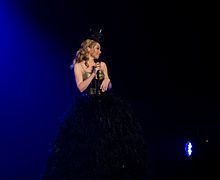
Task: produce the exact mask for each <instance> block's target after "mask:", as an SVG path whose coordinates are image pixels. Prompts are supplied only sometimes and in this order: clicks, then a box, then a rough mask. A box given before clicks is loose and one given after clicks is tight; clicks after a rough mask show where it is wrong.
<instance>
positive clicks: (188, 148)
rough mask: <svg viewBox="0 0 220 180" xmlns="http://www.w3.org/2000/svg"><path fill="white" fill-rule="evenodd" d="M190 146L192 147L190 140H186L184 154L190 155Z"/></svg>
mask: <svg viewBox="0 0 220 180" xmlns="http://www.w3.org/2000/svg"><path fill="white" fill-rule="evenodd" d="M192 148H193V145H192V143H191V142H190V141H188V142H187V143H186V146H185V151H186V155H187V156H188V157H189V156H191V155H192Z"/></svg>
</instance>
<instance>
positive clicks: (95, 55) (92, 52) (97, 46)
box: [90, 43, 101, 59]
mask: <svg viewBox="0 0 220 180" xmlns="http://www.w3.org/2000/svg"><path fill="white" fill-rule="evenodd" d="M100 54H101V46H100V44H99V43H96V44H95V46H94V47H93V48H91V49H90V55H91V57H93V58H94V59H98V58H99V56H100Z"/></svg>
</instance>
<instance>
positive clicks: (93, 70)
mask: <svg viewBox="0 0 220 180" xmlns="http://www.w3.org/2000/svg"><path fill="white" fill-rule="evenodd" d="M98 70H100V63H99V62H97V63H95V65H94V66H93V69H92V73H94V74H96V73H97V71H98Z"/></svg>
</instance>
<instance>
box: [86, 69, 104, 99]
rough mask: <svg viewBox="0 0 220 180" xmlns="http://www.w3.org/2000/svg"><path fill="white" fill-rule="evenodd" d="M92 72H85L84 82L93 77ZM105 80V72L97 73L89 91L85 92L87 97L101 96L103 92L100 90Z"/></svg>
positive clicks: (88, 88)
mask: <svg viewBox="0 0 220 180" xmlns="http://www.w3.org/2000/svg"><path fill="white" fill-rule="evenodd" d="M91 74H92V72H84V73H83V81H84V80H86V79H87V78H88V77H89V76H91ZM103 79H104V73H103V71H101V70H100V71H99V73H98V72H97V74H96V75H95V77H94V79H93V80H92V81H91V83H90V84H89V86H88V87H87V89H86V90H85V91H84V92H83V94H85V95H100V94H102V91H101V89H100V85H101V83H102V81H103Z"/></svg>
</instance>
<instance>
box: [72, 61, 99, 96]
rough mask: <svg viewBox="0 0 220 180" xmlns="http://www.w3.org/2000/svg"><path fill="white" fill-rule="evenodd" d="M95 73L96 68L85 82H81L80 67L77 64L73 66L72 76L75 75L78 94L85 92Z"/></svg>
mask: <svg viewBox="0 0 220 180" xmlns="http://www.w3.org/2000/svg"><path fill="white" fill-rule="evenodd" d="M96 72H97V68H95V70H94V71H93V72H92V74H91V75H90V76H89V77H88V78H87V79H86V80H84V81H83V76H82V67H81V65H80V64H79V63H76V64H75V65H74V75H75V80H76V85H77V87H78V89H79V91H80V92H83V91H85V90H86V88H87V87H88V86H89V84H90V83H91V81H92V79H93V78H94V77H95V75H96Z"/></svg>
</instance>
